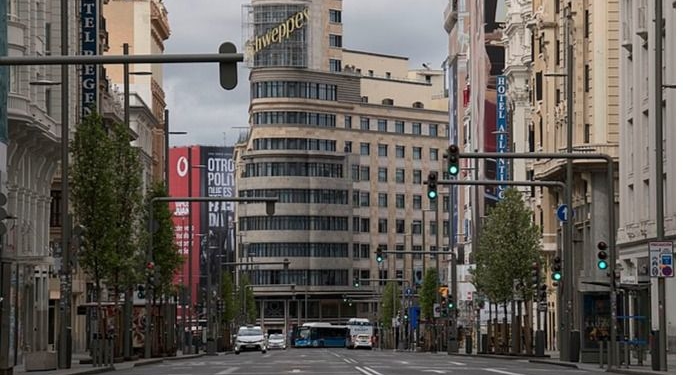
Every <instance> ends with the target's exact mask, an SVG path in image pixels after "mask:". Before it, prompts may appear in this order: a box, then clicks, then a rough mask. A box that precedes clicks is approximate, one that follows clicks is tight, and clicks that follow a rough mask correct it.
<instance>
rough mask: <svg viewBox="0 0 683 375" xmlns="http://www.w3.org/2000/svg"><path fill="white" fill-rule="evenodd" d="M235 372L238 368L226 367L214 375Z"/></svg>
mask: <svg viewBox="0 0 683 375" xmlns="http://www.w3.org/2000/svg"><path fill="white" fill-rule="evenodd" d="M237 370H239V367H228V368H226V369H225V370H223V371H221V372H217V373H216V374H215V375H228V374H232V373H233V372H235V371H237Z"/></svg>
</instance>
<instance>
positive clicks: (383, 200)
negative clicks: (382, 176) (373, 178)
mask: <svg viewBox="0 0 683 375" xmlns="http://www.w3.org/2000/svg"><path fill="white" fill-rule="evenodd" d="M387 202H388V199H387V193H377V205H378V206H379V207H387V205H388V204H387Z"/></svg>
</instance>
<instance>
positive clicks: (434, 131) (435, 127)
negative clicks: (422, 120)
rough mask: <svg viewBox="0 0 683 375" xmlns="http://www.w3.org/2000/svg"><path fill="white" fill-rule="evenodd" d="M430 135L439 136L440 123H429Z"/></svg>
mask: <svg viewBox="0 0 683 375" xmlns="http://www.w3.org/2000/svg"><path fill="white" fill-rule="evenodd" d="M429 136H430V137H438V136H439V125H437V124H429Z"/></svg>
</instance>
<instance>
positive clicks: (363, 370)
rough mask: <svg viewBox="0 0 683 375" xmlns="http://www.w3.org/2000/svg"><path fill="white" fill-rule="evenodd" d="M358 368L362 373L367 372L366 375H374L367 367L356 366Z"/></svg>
mask: <svg viewBox="0 0 683 375" xmlns="http://www.w3.org/2000/svg"><path fill="white" fill-rule="evenodd" d="M356 370H358V371H360V372H361V373H363V374H365V375H374V374H373V373H371V372H367V371H366V370H365V369H363V368H362V367H358V366H356Z"/></svg>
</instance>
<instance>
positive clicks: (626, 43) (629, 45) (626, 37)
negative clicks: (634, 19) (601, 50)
mask: <svg viewBox="0 0 683 375" xmlns="http://www.w3.org/2000/svg"><path fill="white" fill-rule="evenodd" d="M621 46H622V47H624V49H626V50H627V51H629V52H633V42H632V41H631V25H630V23H629V22H622V23H621Z"/></svg>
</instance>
